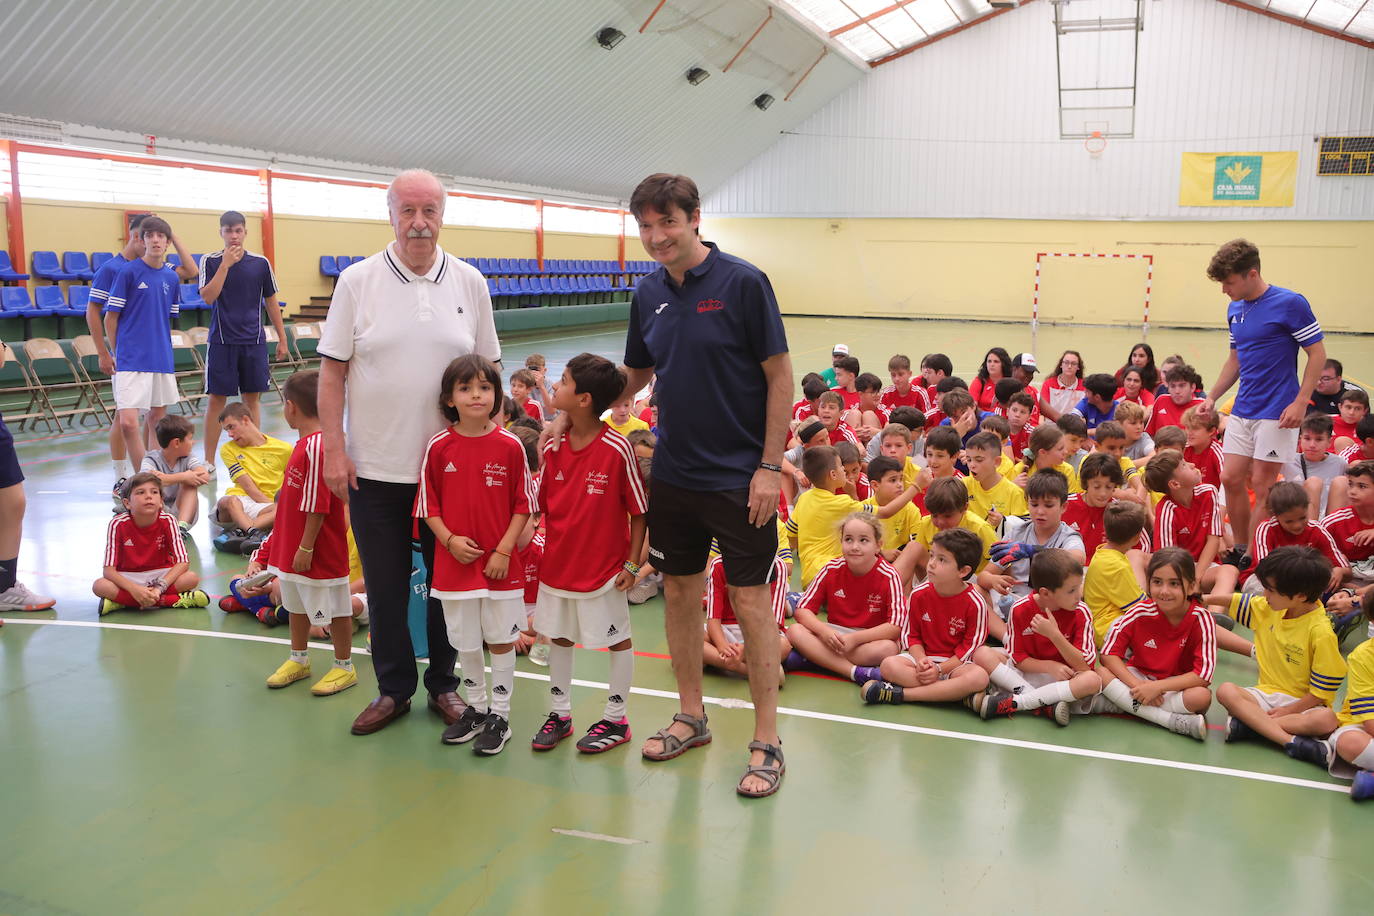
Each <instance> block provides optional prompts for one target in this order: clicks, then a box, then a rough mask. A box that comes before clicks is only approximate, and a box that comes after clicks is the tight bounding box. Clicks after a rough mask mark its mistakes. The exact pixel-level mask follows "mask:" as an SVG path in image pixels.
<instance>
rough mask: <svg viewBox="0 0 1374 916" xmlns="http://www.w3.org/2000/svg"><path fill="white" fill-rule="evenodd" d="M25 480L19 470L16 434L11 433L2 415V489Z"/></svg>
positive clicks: (0, 482)
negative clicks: (15, 444) (15, 445)
mask: <svg viewBox="0 0 1374 916" xmlns="http://www.w3.org/2000/svg"><path fill="white" fill-rule="evenodd" d="M23 482H24V472H23V471H21V470H19V456H18V455H16V454H15V453H14V436H12V435H10V430H9V427H8V426H6V425H5V418H4V417H0V490H3V489H4V488H5V487H12V486H14V485H15V484H17V483H23Z"/></svg>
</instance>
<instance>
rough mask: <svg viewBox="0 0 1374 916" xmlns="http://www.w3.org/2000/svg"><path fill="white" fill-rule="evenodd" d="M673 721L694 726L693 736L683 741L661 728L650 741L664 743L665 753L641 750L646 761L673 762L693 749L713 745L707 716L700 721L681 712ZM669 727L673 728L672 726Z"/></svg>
mask: <svg viewBox="0 0 1374 916" xmlns="http://www.w3.org/2000/svg"><path fill="white" fill-rule="evenodd" d="M673 721H674V722H685V723H686V724H688V725H690V726H692V732H693V734H692V735H691V736H690V737H688V738H686V739H683V738H679V737H678V736H677V735H675V734H673V733H672V732H670V731H668V729H667V728H660V729H659V730H658V731H656V732H654V734H653V735H651V736H650V739H651V740H652V739H653V738H657V739H658V740H659V741H661V742H663V752H662V753H660V754H651V753H649V752H648V751H647V750H641V751H640V753H641V754H642V755H643V756H644V759H645V760H672V759H673V758H674V757H681V756H682V755H683V754H684V753H686V752H687V751H688V750H690V749H691V748H694V747H700V746H701V745H703V744H710V743H711V732H710V730H709V729H707V727H706V717H705V716H702V717H701V718H700V719H698V718H697V717H696V716H689V715H687V713H685V712H680V713H678V714H676V715H675V716H673ZM669 727H670V728H671V726H669Z"/></svg>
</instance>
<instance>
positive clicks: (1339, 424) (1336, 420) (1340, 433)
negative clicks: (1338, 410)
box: [1330, 414, 1360, 453]
mask: <svg viewBox="0 0 1374 916" xmlns="http://www.w3.org/2000/svg"><path fill="white" fill-rule="evenodd" d="M1341 438H1345V439H1354V440H1355V441H1356V442H1359V441H1360V437H1359V435H1358V434H1357V433H1356V432H1355V427H1354V426H1353V425H1352V424H1350V423H1347V422H1345V421H1344V420H1342V419H1341V416H1340V414H1337V415H1336V416H1334V417H1332V418H1331V448H1330V451H1331V452H1333V453H1334V452H1335V451H1336V440H1337V439H1341Z"/></svg>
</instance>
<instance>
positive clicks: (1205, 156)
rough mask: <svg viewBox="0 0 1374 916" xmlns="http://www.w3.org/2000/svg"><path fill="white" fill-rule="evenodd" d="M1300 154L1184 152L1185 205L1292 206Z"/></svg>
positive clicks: (1181, 198) (1181, 188)
mask: <svg viewBox="0 0 1374 916" xmlns="http://www.w3.org/2000/svg"><path fill="white" fill-rule="evenodd" d="M1297 177H1298V154H1297V153H1296V152H1284V153H1184V154H1183V166H1182V168H1181V169H1180V171H1179V182H1178V204H1179V206H1181V207H1291V206H1293V188H1294V187H1295V185H1296V184H1297Z"/></svg>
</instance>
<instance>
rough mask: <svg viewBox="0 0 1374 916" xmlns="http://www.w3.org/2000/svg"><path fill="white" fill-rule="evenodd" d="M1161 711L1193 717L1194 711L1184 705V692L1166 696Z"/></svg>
mask: <svg viewBox="0 0 1374 916" xmlns="http://www.w3.org/2000/svg"><path fill="white" fill-rule="evenodd" d="M1160 709H1163V710H1164V711H1165V712H1181V713H1183V714H1184V715H1192V714H1193V713H1192V710H1190V709H1189V708H1188V707H1187V706H1184V705H1183V691H1182V690H1173V691H1170V692H1169V693H1166V694H1165V695H1164V702H1163V703H1161V704H1160Z"/></svg>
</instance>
